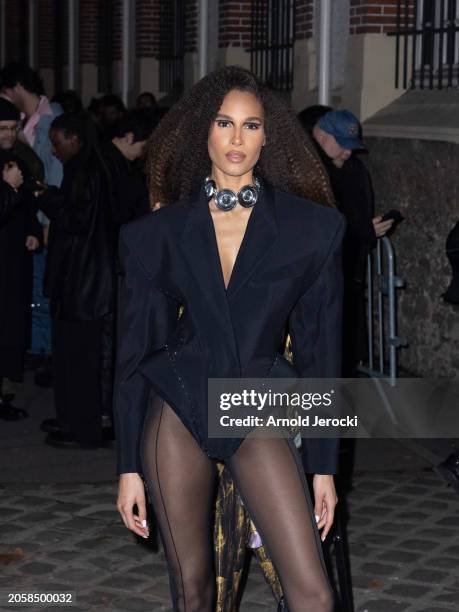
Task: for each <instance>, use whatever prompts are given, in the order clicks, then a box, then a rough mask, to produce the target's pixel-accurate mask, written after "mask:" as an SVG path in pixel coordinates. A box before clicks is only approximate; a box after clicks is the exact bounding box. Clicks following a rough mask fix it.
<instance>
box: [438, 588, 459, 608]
mask: <svg viewBox="0 0 459 612" xmlns="http://www.w3.org/2000/svg"><path fill="white" fill-rule="evenodd" d="M434 600H435V601H436V602H438V603H451V604H455V605H456V606H457V604H458V602H459V591H451V592H449V593H443V594H442V595H438V596H437V597H434ZM456 609H457V608H456Z"/></svg>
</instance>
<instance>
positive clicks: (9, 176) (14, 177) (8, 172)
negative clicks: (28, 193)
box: [2, 162, 24, 189]
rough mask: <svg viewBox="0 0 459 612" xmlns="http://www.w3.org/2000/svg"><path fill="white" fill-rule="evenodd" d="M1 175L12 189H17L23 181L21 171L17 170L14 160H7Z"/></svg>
mask: <svg viewBox="0 0 459 612" xmlns="http://www.w3.org/2000/svg"><path fill="white" fill-rule="evenodd" d="M2 177H3V180H4V181H5V183H8V185H9V186H10V187H12V188H13V189H18V188H19V187H20V186H21V185H22V183H23V182H24V179H23V177H22V172H21V171H20V170H19V168H18V166H17V164H16V163H15V162H8V163H7V164H5V166H4V168H3V172H2Z"/></svg>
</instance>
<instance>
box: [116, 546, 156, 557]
mask: <svg viewBox="0 0 459 612" xmlns="http://www.w3.org/2000/svg"><path fill="white" fill-rule="evenodd" d="M113 552H114V553H116V554H117V555H122V556H123V557H130V558H131V559H135V560H136V561H141V560H142V559H145V558H148V556H149V555H150V554H151V551H150V550H148V549H146V550H145V549H143V548H142V547H140V546H132V544H129V545H128V546H122V547H121V548H117V549H116V550H114V551H113Z"/></svg>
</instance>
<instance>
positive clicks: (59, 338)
mask: <svg viewBox="0 0 459 612" xmlns="http://www.w3.org/2000/svg"><path fill="white" fill-rule="evenodd" d="M104 325H105V321H104V319H98V320H95V321H59V320H54V321H53V369H54V402H55V407H56V416H57V420H58V422H59V426H60V427H61V430H62V432H63V433H65V434H67V435H70V436H72V437H74V438H75V440H76V441H77V442H79V443H80V444H82V445H85V446H97V445H99V444H100V443H101V436H102V432H101V412H102V404H103V392H102V370H103V367H102V365H103V357H102V355H103V334H104Z"/></svg>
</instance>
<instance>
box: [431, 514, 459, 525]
mask: <svg viewBox="0 0 459 612" xmlns="http://www.w3.org/2000/svg"><path fill="white" fill-rule="evenodd" d="M435 524H436V525H445V527H449V526H451V527H458V525H459V517H458V515H457V514H456V515H455V516H445V517H444V518H442V519H440V520H438V521H435Z"/></svg>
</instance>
